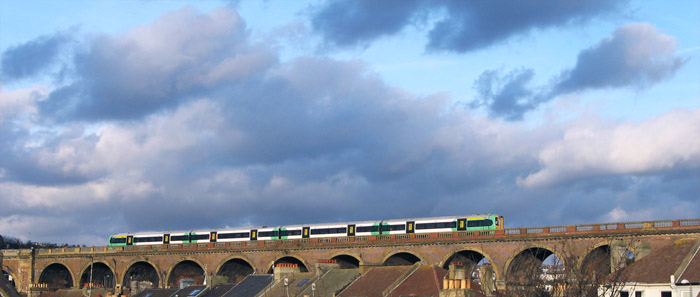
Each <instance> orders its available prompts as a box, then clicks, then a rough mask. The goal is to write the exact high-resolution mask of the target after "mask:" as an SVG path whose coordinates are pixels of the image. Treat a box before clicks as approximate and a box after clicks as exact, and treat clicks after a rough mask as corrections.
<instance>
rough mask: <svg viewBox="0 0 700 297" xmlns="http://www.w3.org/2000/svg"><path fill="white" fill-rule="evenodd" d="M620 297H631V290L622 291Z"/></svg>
mask: <svg viewBox="0 0 700 297" xmlns="http://www.w3.org/2000/svg"><path fill="white" fill-rule="evenodd" d="M620 297H630V292H627V291H620Z"/></svg>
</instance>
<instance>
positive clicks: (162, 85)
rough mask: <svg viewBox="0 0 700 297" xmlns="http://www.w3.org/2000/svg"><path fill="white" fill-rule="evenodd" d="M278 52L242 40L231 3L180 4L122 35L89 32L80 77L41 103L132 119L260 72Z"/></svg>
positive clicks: (63, 111) (59, 110)
mask: <svg viewBox="0 0 700 297" xmlns="http://www.w3.org/2000/svg"><path fill="white" fill-rule="evenodd" d="M275 59H276V57H274V55H273V54H272V53H271V52H270V51H269V49H267V48H264V47H260V46H251V45H248V43H247V33H246V30H245V25H244V23H243V21H242V20H241V19H240V17H239V16H238V14H237V13H236V12H235V11H234V10H232V9H229V8H219V9H216V10H213V11H212V12H210V13H208V14H198V13H197V12H196V11H195V10H194V9H193V8H183V9H180V10H178V11H175V12H171V13H169V14H166V15H165V16H163V17H161V18H160V19H159V20H158V21H156V22H155V23H153V24H150V25H147V26H143V27H138V28H136V29H134V30H133V31H131V32H129V33H128V34H126V35H123V36H102V37H98V38H95V39H93V40H92V41H91V42H90V44H89V48H88V49H87V50H85V51H83V52H80V53H78V54H76V55H75V57H74V61H75V68H76V73H75V75H76V77H77V79H76V80H75V81H74V82H73V83H72V84H71V85H69V86H66V87H64V88H61V89H58V90H56V91H55V92H54V94H51V96H50V97H49V100H47V101H46V102H42V109H41V110H42V112H43V113H44V114H46V115H52V116H54V117H56V118H57V119H70V118H79V119H85V120H100V119H136V118H140V117H143V116H146V115H148V114H150V113H153V112H156V111H158V110H160V109H162V108H172V107H174V106H177V105H178V104H180V103H181V102H184V101H187V100H189V99H190V98H196V97H198V96H202V95H205V94H206V93H207V92H211V89H215V88H216V87H217V86H221V85H227V84H235V83H240V82H242V81H245V80H247V79H250V78H251V77H255V76H256V75H261V74H262V73H264V70H265V69H266V68H268V67H269V66H270V65H273V64H274V63H276V60H275Z"/></svg>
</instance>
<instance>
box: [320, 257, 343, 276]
mask: <svg viewBox="0 0 700 297" xmlns="http://www.w3.org/2000/svg"><path fill="white" fill-rule="evenodd" d="M332 269H340V264H338V261H337V260H334V259H318V261H317V262H316V276H321V275H323V274H324V273H326V272H328V271H329V270H332Z"/></svg>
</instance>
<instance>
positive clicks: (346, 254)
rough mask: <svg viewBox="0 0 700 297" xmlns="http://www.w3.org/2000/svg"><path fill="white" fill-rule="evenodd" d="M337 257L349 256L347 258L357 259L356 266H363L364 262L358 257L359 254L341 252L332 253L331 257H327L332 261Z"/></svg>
mask: <svg viewBox="0 0 700 297" xmlns="http://www.w3.org/2000/svg"><path fill="white" fill-rule="evenodd" d="M338 256H349V257H353V258H355V259H357V261H358V263H357V265H358V266H362V265H364V264H365V260H364V259H362V257H360V255H359V254H355V253H349V252H348V253H343V252H337V253H333V254H331V256H330V257H329V259H333V258H335V257H338Z"/></svg>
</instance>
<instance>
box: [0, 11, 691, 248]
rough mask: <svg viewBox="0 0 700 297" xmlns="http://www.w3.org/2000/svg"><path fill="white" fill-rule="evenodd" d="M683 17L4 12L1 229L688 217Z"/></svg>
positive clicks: (94, 234)
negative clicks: (441, 218)
mask: <svg viewBox="0 0 700 297" xmlns="http://www.w3.org/2000/svg"><path fill="white" fill-rule="evenodd" d="M698 11H700V2H698V1H675V2H674V3H673V5H665V3H664V2H656V1H619V0H591V1H561V0H541V1H515V2H513V1H501V0H498V1H483V2H482V1H451V0H448V1H427V0H413V1H398V0H386V1H354V0H333V1H249V0H240V1H215V0H207V1H178V0H168V1H166V0H161V1H159V0H151V1H148V0H143V1H136V0H119V1H109V0H106V1H81V0H71V1H40V0H28V1H10V0H0V234H2V235H6V236H14V237H18V238H20V239H23V240H32V241H39V242H54V243H70V244H84V245H95V246H101V245H106V244H107V238H108V236H109V235H110V234H116V233H125V232H144V231H177V230H216V229H223V228H233V227H246V226H280V225H298V224H312V223H325V222H350V221H367V220H377V221H378V220H383V219H398V218H421V217H434V216H463V215H469V214H487V213H492V214H499V215H503V216H504V217H505V223H506V227H530V226H557V225H570V224H594V223H605V222H632V221H646V220H668V219H688V218H698V217H700V215H698V214H700V80H699V78H700V37H699V36H700V15H698V13H697V12H698Z"/></svg>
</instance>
